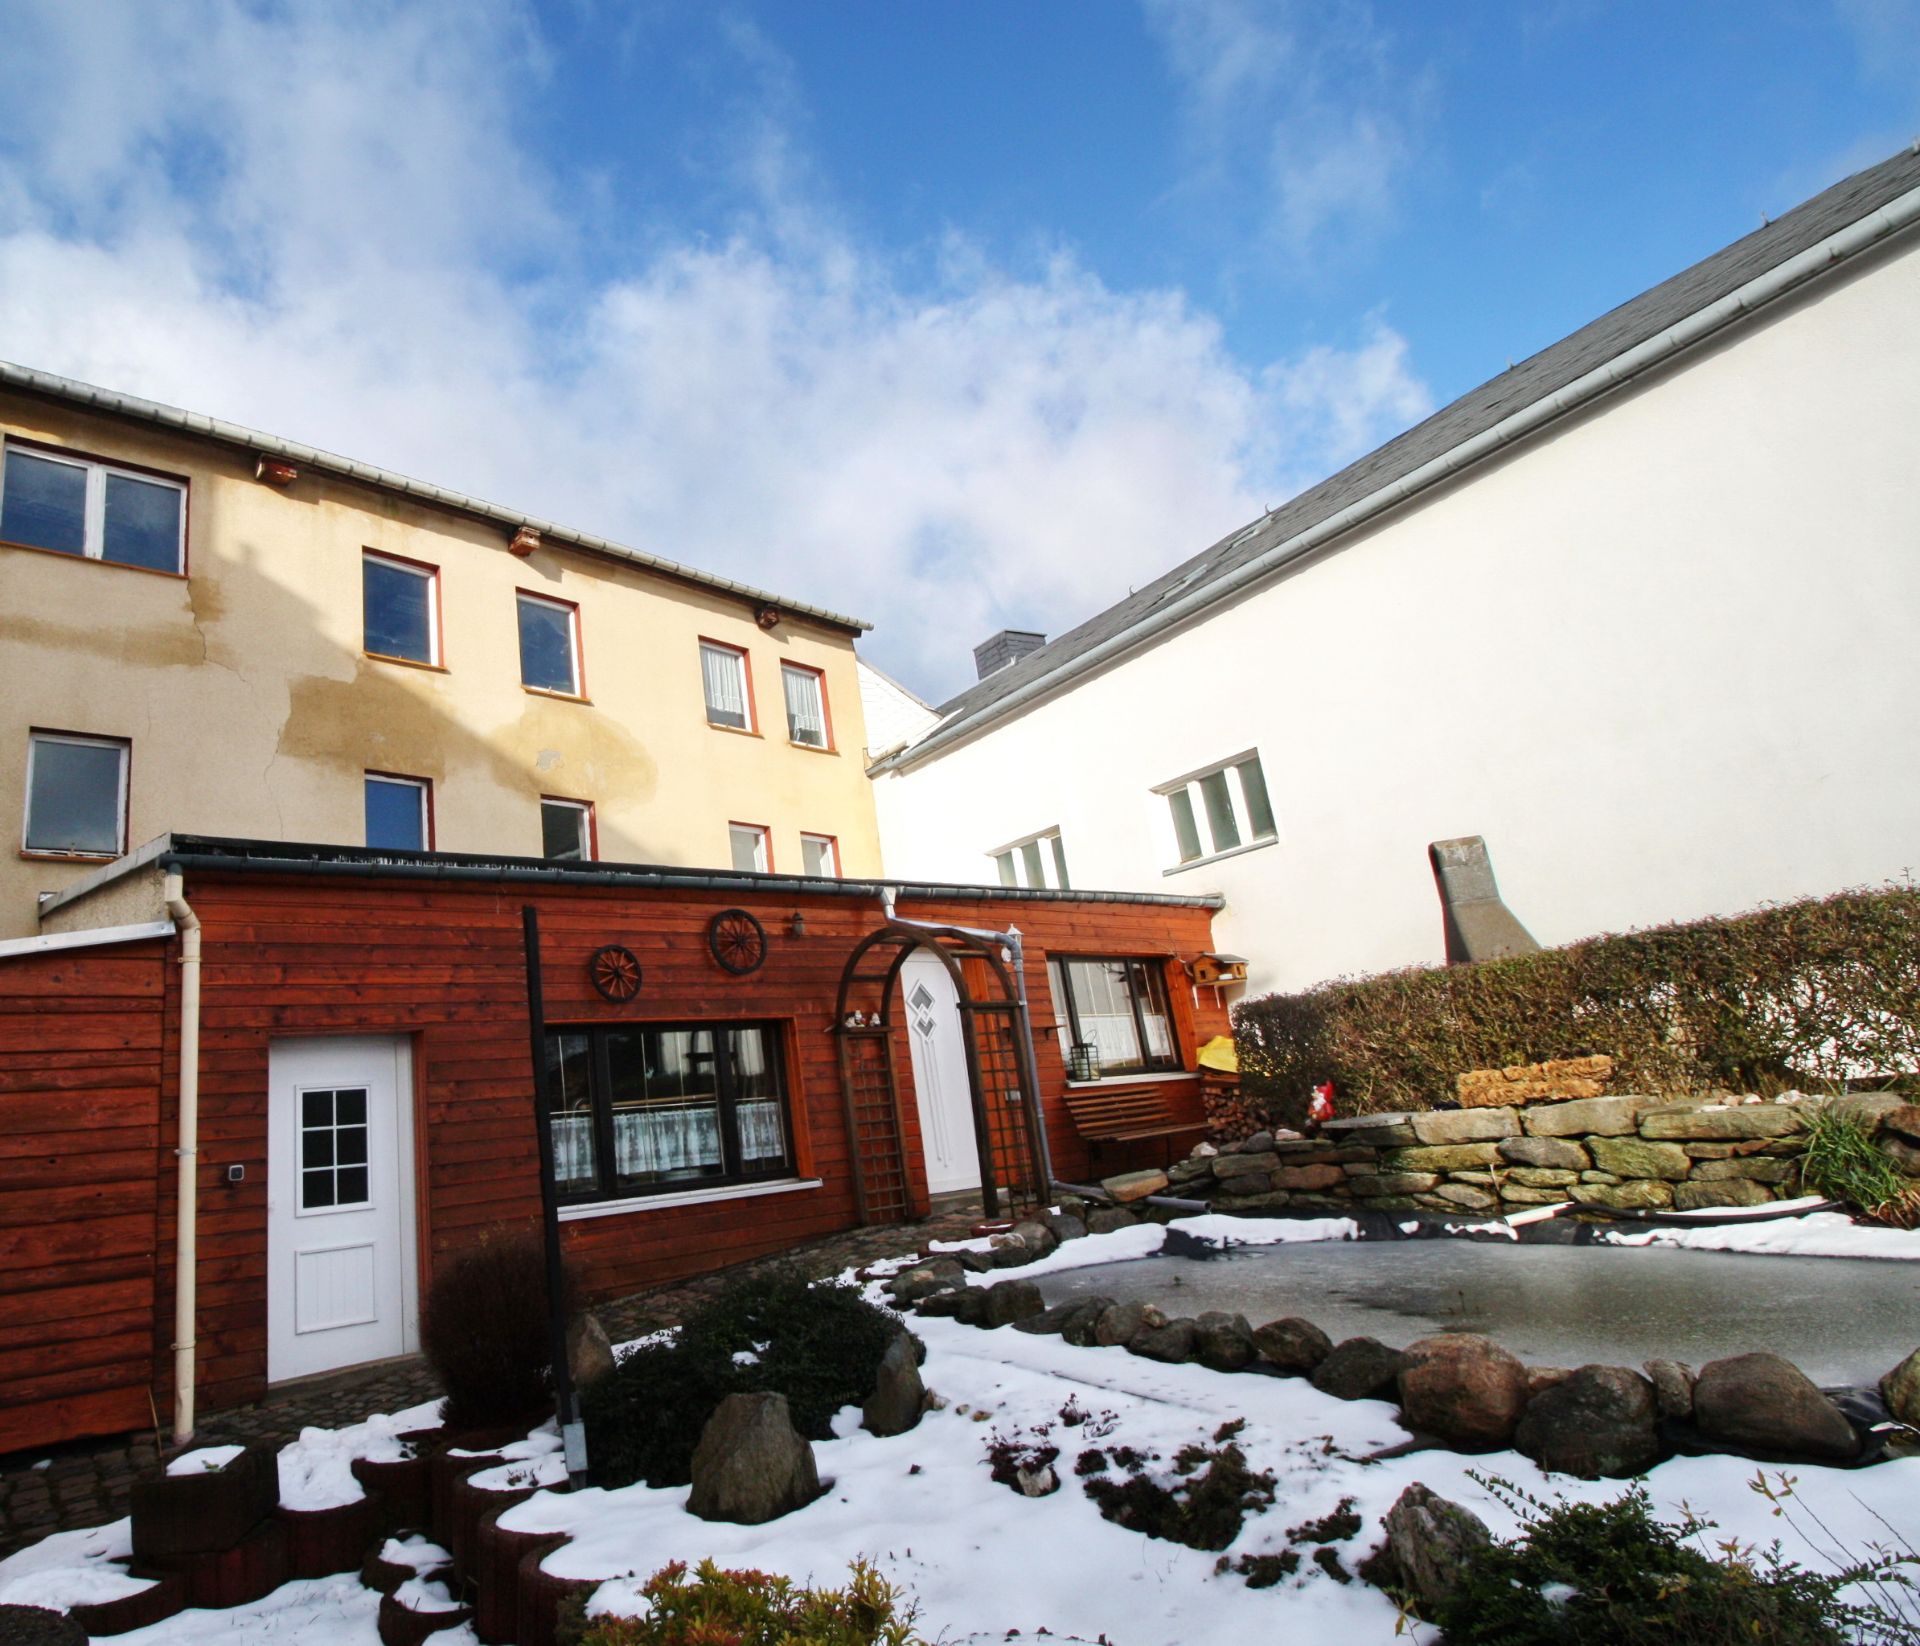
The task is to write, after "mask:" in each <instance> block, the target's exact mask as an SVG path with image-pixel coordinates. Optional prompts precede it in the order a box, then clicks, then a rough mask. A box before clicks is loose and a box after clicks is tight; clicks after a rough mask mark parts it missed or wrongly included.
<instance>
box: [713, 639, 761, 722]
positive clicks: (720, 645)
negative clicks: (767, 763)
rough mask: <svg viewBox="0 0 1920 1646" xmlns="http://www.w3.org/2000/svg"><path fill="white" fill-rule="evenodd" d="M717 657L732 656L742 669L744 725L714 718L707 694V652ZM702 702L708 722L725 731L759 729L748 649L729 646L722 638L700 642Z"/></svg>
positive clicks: (741, 703)
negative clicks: (731, 724)
mask: <svg viewBox="0 0 1920 1646" xmlns="http://www.w3.org/2000/svg"><path fill="white" fill-rule="evenodd" d="M709 652H712V653H713V655H714V656H715V657H725V658H730V659H731V660H732V661H733V663H734V665H735V666H736V667H737V668H738V669H739V671H740V713H741V714H742V716H744V717H745V719H746V724H745V725H744V726H729V725H728V724H727V723H726V722H725V721H724V720H715V719H714V718H713V709H714V705H713V702H712V700H711V699H709V698H708V696H707V653H709ZM700 704H701V710H702V712H703V713H704V714H705V715H706V717H707V724H708V725H709V726H713V727H716V728H718V729H719V730H720V731H723V732H754V733H757V732H758V731H759V729H760V728H759V727H758V726H757V725H756V724H755V721H756V719H757V718H758V717H757V716H756V715H755V714H754V712H753V675H752V673H751V671H750V669H749V667H748V664H747V654H746V650H745V648H743V647H740V646H729V645H727V644H726V643H725V642H724V641H720V640H702V641H701V642H700Z"/></svg>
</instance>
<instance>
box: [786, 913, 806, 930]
mask: <svg viewBox="0 0 1920 1646" xmlns="http://www.w3.org/2000/svg"><path fill="white" fill-rule="evenodd" d="M787 931H788V932H789V933H790V934H791V935H792V936H794V937H805V936H806V935H807V917H806V916H805V915H803V914H802V913H800V911H799V910H798V909H796V910H794V913H793V918H792V919H791V920H789V921H788V922H787Z"/></svg>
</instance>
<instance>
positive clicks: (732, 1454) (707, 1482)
mask: <svg viewBox="0 0 1920 1646" xmlns="http://www.w3.org/2000/svg"><path fill="white" fill-rule="evenodd" d="M819 1495H820V1473H819V1471H818V1470H817V1469H816V1468H815V1467H814V1462H813V1448H812V1447H811V1446H809V1445H808V1444H807V1441H806V1437H805V1436H804V1435H802V1434H801V1433H800V1431H799V1430H798V1429H796V1428H794V1426H793V1416H792V1414H791V1413H790V1412H789V1411H788V1410H787V1397H786V1396H785V1395H780V1394H742V1395H728V1396H727V1398H726V1399H725V1400H723V1401H721V1402H720V1404H719V1406H718V1407H717V1408H716V1409H715V1411H714V1414H713V1416H712V1417H710V1418H708V1419H707V1426H706V1427H705V1428H704V1429H702V1430H701V1431H700V1444H699V1445H698V1446H696V1447H695V1448H694V1452H693V1495H692V1496H691V1497H689V1498H688V1500H687V1508H688V1510H689V1511H690V1512H691V1513H693V1514H696V1515H698V1516H699V1517H700V1518H701V1519H702V1520H731V1521H735V1522H737V1523H738V1524H740V1525H742V1526H758V1525H761V1524H763V1523H764V1522H766V1521H769V1520H774V1519H777V1518H778V1517H779V1516H781V1515H784V1514H791V1513H792V1512H793V1511H794V1510H795V1509H798V1508H801V1507H803V1506H804V1505H806V1504H808V1503H811V1502H812V1501H813V1500H814V1499H815V1498H816V1497H818V1496H819Z"/></svg>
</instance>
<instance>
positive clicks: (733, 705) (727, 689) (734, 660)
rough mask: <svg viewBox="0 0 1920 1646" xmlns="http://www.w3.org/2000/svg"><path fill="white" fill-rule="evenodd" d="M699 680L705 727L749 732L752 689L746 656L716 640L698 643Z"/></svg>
mask: <svg viewBox="0 0 1920 1646" xmlns="http://www.w3.org/2000/svg"><path fill="white" fill-rule="evenodd" d="M700 679H701V683H702V685H703V686H704V687H705V688H706V693H707V724H708V725H710V726H730V727H732V728H733V730H735V731H737V732H750V731H752V730H753V688H752V686H751V685H750V684H749V682H748V679H747V654H746V653H745V652H743V651H741V650H739V649H738V648H737V647H734V646H722V645H721V644H719V643H718V642H717V641H713V640H703V641H701V642H700Z"/></svg>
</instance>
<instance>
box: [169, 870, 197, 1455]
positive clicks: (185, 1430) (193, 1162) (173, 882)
mask: <svg viewBox="0 0 1920 1646" xmlns="http://www.w3.org/2000/svg"><path fill="white" fill-rule="evenodd" d="M164 895H165V897H166V903H167V913H168V914H169V915H171V916H172V917H173V923H174V929H175V930H177V931H178V932H179V933H180V1138H179V1147H178V1148H177V1149H175V1151H174V1153H175V1154H177V1155H178V1156H179V1157H180V1209H179V1219H178V1228H177V1231H176V1246H175V1250H174V1290H173V1440H174V1444H175V1445H176V1446H184V1445H185V1444H186V1443H187V1442H188V1441H189V1440H191V1439H192V1438H193V1380H194V1366H193V1352H194V1329H193V1328H194V1293H195V1289H196V1288H195V1281H196V1279H197V1272H196V1271H197V1264H198V1259H199V1227H198V1224H199V1196H200V1182H199V1176H198V1170H199V1162H200V917H199V916H198V915H196V914H195V913H194V912H193V910H192V908H191V907H190V906H189V905H188V903H187V899H186V886H185V884H184V882H183V881H182V880H181V877H180V876H179V875H178V874H169V875H168V876H167V879H166V890H165V894H164Z"/></svg>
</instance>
